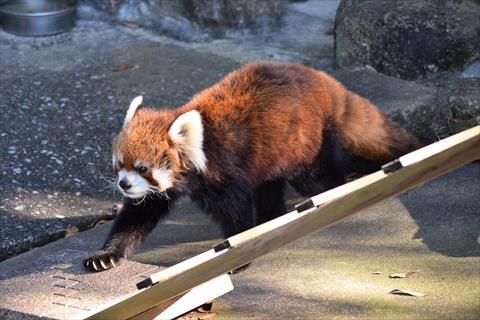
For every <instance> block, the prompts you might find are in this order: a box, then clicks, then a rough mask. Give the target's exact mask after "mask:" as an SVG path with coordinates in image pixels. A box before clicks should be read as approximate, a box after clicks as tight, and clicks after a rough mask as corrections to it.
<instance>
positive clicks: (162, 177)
mask: <svg viewBox="0 0 480 320" xmlns="http://www.w3.org/2000/svg"><path fill="white" fill-rule="evenodd" d="M172 173H173V172H172V170H170V169H166V168H160V169H153V173H152V177H153V179H155V181H157V183H158V187H157V188H158V191H164V190H166V189H168V188H171V187H172V186H173V177H172Z"/></svg>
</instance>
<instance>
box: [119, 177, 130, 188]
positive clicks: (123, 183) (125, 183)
mask: <svg viewBox="0 0 480 320" xmlns="http://www.w3.org/2000/svg"><path fill="white" fill-rule="evenodd" d="M118 185H119V186H120V188H122V189H123V190H124V191H127V190H128V189H130V187H131V186H132V185H131V184H130V183H129V182H128V181H127V179H122V180H120V182H119V183H118Z"/></svg>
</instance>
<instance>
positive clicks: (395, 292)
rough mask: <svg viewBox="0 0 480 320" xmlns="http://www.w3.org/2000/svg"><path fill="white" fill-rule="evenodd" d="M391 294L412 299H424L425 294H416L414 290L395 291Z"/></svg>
mask: <svg viewBox="0 0 480 320" xmlns="http://www.w3.org/2000/svg"><path fill="white" fill-rule="evenodd" d="M389 294H396V295H401V296H411V297H424V296H425V294H423V293H420V292H415V291H412V290H409V289H407V290H401V289H394V290H392V291H390V292H389Z"/></svg>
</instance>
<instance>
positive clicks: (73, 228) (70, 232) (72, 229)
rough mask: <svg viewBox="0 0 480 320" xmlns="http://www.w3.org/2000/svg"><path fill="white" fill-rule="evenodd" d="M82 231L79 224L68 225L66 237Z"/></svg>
mask: <svg viewBox="0 0 480 320" xmlns="http://www.w3.org/2000/svg"><path fill="white" fill-rule="evenodd" d="M78 231H80V230H79V229H78V227H77V226H74V225H71V224H70V225H68V227H67V229H65V237H69V236H71V235H74V234H76V233H78Z"/></svg>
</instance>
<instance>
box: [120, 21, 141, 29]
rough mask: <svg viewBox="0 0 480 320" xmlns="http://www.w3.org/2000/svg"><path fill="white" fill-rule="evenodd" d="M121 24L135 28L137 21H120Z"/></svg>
mask: <svg viewBox="0 0 480 320" xmlns="http://www.w3.org/2000/svg"><path fill="white" fill-rule="evenodd" d="M122 25H123V26H125V27H127V28H131V29H137V28H138V23H136V22H133V21H124V22H122Z"/></svg>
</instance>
